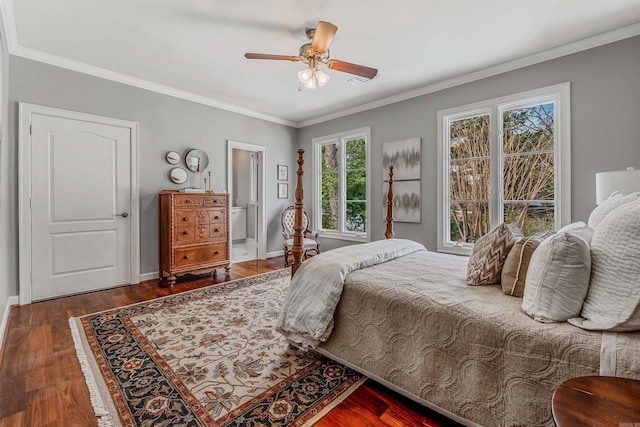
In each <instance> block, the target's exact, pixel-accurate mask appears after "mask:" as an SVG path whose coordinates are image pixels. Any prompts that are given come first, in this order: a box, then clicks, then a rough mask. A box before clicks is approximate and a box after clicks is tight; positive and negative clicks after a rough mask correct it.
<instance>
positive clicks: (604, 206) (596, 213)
mask: <svg viewBox="0 0 640 427" xmlns="http://www.w3.org/2000/svg"><path fill="white" fill-rule="evenodd" d="M638 198H640V193H631V194H628V195H626V196H623V195H622V193H620V192H619V191H614V192H613V193H612V194H611V196H609V198H607V199H606V200H605V201H604V202H602V203H600V204H599V205H598V206H596V207H595V208H594V209H593V210H592V211H591V214H590V215H589V221H588V224H589V227H591V228H593V229H594V230H595V228H596V227H597V226H598V224H600V222H601V221H602V220H603V219H604V217H606V216H607V215H608V214H609V213H611V212H613V211H614V210H615V209H617V208H619V207H620V206H623V205H626V204H627V203H631V202H635V201H636V200H638Z"/></svg>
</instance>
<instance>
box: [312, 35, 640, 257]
mask: <svg viewBox="0 0 640 427" xmlns="http://www.w3.org/2000/svg"><path fill="white" fill-rule="evenodd" d="M382 72H383V73H384V70H383V71H382ZM567 81H568V82H571V136H572V138H571V163H572V167H571V183H572V184H571V187H572V188H571V206H572V212H571V217H572V220H573V221H578V220H582V221H586V220H587V218H588V216H589V213H590V212H591V210H592V209H593V207H594V206H595V173H596V172H601V171H607V170H622V169H625V168H626V167H627V166H634V167H635V168H640V37H634V38H631V39H626V40H622V41H619V42H616V43H612V44H609V45H605V46H600V47H597V48H594V49H590V50H586V51H583V52H579V53H576V54H573V55H569V56H565V57H562V58H558V59H554V60H551V61H547V62H543V63H540V64H536V65H532V66H529V67H526V68H522V69H519V70H515V71H511V72H508V73H504V74H500V75H496V76H493V77H490V78H486V79H482V80H478V81H475V82H472V83H468V84H464V85H460V86H456V87H453V88H450V89H446V90H442V91H439V92H435V93H432V94H428V95H424V96H421V97H418V98H413V99H410V100H407V101H403V102H398V103H396V104H392V105H387V106H384V107H380V108H377V109H374V110H369V111H365V112H362V113H358V114H353V115H350V116H347V117H342V118H338V119H334V120H331V121H328V122H324V123H319V124H317V125H313V126H308V127H305V128H303V129H301V130H300V136H299V138H300V139H299V140H300V145H301V147H302V148H305V149H306V150H307V155H306V157H307V159H308V160H307V161H308V162H309V163H310V160H311V139H312V138H315V137H319V136H323V135H330V134H333V133H337V132H342V131H346V130H350V129H357V128H360V127H363V126H371V139H372V146H371V157H372V159H371V160H372V177H371V185H372V192H371V194H372V199H373V200H372V201H371V203H372V210H371V212H372V213H371V215H372V218H371V219H372V224H371V228H372V240H378V239H382V238H384V222H383V220H382V215H381V213H380V211H381V209H380V208H379V206H381V203H382V194H381V193H382V174H383V171H382V167H381V165H382V144H383V143H384V142H388V141H395V140H399V139H405V138H411V137H416V136H419V137H422V223H420V224H408V223H396V224H395V232H396V237H404V238H410V239H413V240H416V241H419V242H420V243H423V244H424V245H425V246H426V247H427V248H428V249H430V250H435V249H436V241H437V221H436V215H437V210H436V201H437V188H436V186H437V183H436V182H437V172H436V169H437V165H436V162H437V158H436V157H437V156H436V144H437V141H436V114H437V112H438V111H439V110H443V109H446V108H451V107H456V106H460V105H465V104H469V103H472V102H478V101H484V100H487V99H491V98H496V97H500V96H505V95H510V94H514V93H518V92H523V91H527V90H532V89H537V88H541V87H545V86H551V85H554V84H557V83H562V82H567ZM365 88H366V86H363V87H362V89H363V90H365ZM309 163H307V167H306V170H307V171H310V170H311V166H310V164H309ZM305 188H311V177H310V175H309V174H308V173H307V174H306V176H305ZM305 196H306V206H307V208H309V207H310V206H311V203H310V196H311V193H310V192H309V191H307V192H306V194H305ZM343 244H346V242H344V241H340V240H329V239H323V241H322V248H323V249H331V248H334V247H337V246H341V245H343Z"/></svg>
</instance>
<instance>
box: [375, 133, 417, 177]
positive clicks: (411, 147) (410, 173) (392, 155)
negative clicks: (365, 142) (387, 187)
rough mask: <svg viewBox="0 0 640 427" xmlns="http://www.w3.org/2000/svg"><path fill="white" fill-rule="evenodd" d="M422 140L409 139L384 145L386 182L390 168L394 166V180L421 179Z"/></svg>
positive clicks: (383, 162) (383, 157)
mask: <svg viewBox="0 0 640 427" xmlns="http://www.w3.org/2000/svg"><path fill="white" fill-rule="evenodd" d="M420 142H421V139H420V138H409V139H403V140H401V141H394V142H385V143H384V144H382V166H383V168H384V180H385V181H388V180H389V176H388V173H389V166H391V165H393V180H394V181H404V180H412V179H420V178H421V176H420V171H421V169H422V168H421V165H422V150H421V144H420Z"/></svg>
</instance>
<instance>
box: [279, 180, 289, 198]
mask: <svg viewBox="0 0 640 427" xmlns="http://www.w3.org/2000/svg"><path fill="white" fill-rule="evenodd" d="M288 198H289V184H285V183H284V182H279V183H278V199H288Z"/></svg>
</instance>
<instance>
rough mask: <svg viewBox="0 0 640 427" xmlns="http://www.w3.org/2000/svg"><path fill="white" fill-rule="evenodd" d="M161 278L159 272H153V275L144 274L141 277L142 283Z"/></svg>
mask: <svg viewBox="0 0 640 427" xmlns="http://www.w3.org/2000/svg"><path fill="white" fill-rule="evenodd" d="M158 277H160V276H159V275H158V272H157V271H152V272H151V273H143V274H141V275H140V281H141V282H144V281H146V280H153V279H157V278H158Z"/></svg>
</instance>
